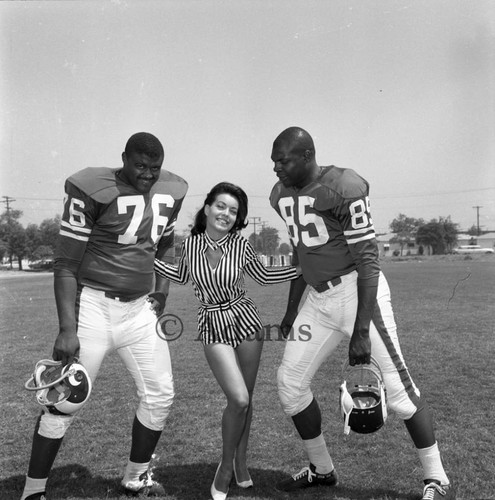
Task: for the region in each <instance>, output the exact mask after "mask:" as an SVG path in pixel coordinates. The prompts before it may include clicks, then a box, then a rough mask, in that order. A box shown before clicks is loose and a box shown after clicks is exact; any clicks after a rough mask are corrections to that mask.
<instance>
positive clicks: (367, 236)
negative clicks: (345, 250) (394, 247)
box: [346, 233, 375, 245]
mask: <svg viewBox="0 0 495 500" xmlns="http://www.w3.org/2000/svg"><path fill="white" fill-rule="evenodd" d="M374 238H375V233H370V234H365V235H364V236H361V237H351V238H346V240H347V243H348V244H349V245H354V244H355V243H359V242H360V241H366V240H373V239H374Z"/></svg>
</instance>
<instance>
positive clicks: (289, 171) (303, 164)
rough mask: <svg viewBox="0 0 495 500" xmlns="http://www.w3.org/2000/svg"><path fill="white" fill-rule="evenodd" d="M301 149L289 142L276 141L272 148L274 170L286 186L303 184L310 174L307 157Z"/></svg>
mask: <svg viewBox="0 0 495 500" xmlns="http://www.w3.org/2000/svg"><path fill="white" fill-rule="evenodd" d="M304 153H305V152H304V151H302V150H301V149H295V148H293V147H291V146H290V145H289V144H288V143H287V142H275V143H274V145H273V149H272V161H273V163H274V166H273V171H274V172H275V173H276V174H277V177H278V178H279V179H280V181H281V182H282V184H283V185H284V186H285V187H291V186H295V187H298V186H303V185H304V184H305V179H306V177H307V176H308V168H307V158H306V156H305V154H304Z"/></svg>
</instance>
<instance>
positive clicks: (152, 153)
mask: <svg viewBox="0 0 495 500" xmlns="http://www.w3.org/2000/svg"><path fill="white" fill-rule="evenodd" d="M132 153H139V154H145V155H148V156H149V157H150V158H152V159H153V160H155V159H157V158H160V157H161V156H164V150H163V146H162V143H161V142H160V141H159V140H158V138H156V137H155V136H154V135H153V134H149V133H148V132H138V133H137V134H134V135H131V137H129V140H128V141H127V144H126V145H125V154H126V155H130V154H132Z"/></svg>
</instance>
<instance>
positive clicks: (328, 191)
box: [314, 166, 369, 210]
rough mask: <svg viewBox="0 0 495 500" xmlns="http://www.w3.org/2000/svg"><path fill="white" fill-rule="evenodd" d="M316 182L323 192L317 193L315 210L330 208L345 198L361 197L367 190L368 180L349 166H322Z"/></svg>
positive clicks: (366, 193)
mask: <svg viewBox="0 0 495 500" xmlns="http://www.w3.org/2000/svg"><path fill="white" fill-rule="evenodd" d="M317 182H318V183H319V184H320V186H321V187H323V193H320V194H319V196H318V198H317V200H316V202H315V205H314V206H315V208H316V209H317V210H326V209H329V208H332V207H334V206H336V205H339V204H341V203H342V202H344V201H345V200H355V199H358V198H363V197H365V196H368V192H369V184H368V182H367V181H366V180H365V179H363V178H362V177H361V176H360V175H358V174H357V173H356V172H355V171H354V170H352V169H350V168H339V167H334V166H332V167H322V175H321V176H320V177H319V179H318V181H317ZM322 195H323V196H322Z"/></svg>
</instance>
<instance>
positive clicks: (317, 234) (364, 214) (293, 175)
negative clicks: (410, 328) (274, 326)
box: [270, 127, 454, 500]
mask: <svg viewBox="0 0 495 500" xmlns="http://www.w3.org/2000/svg"><path fill="white" fill-rule="evenodd" d="M271 158H272V161H273V163H274V168H273V170H274V172H275V174H276V175H277V177H278V179H279V181H278V182H277V183H276V184H275V186H274V187H273V189H272V193H271V196H270V202H271V205H272V207H273V208H274V209H275V210H276V211H277V213H278V214H279V215H280V216H281V217H282V219H284V221H285V224H286V226H287V230H288V232H289V236H290V239H291V242H292V246H293V249H294V253H293V265H297V264H299V265H300V266H301V268H302V276H301V277H299V278H298V279H296V280H293V281H292V282H291V285H290V292H289V299H288V303H287V309H286V313H285V316H284V318H283V320H282V322H281V328H282V331H283V332H285V334H286V335H290V341H289V342H286V344H285V351H284V355H283V359H282V362H281V365H280V367H279V369H278V378H277V380H278V391H279V397H280V401H281V403H282V407H283V409H284V411H285V413H286V414H287V415H288V416H290V417H291V418H292V421H293V423H294V425H295V427H296V430H297V431H298V433H299V435H300V437H301V439H302V444H303V447H304V450H305V452H306V455H307V457H308V461H309V464H308V466H307V467H304V468H303V469H302V470H301V471H300V472H298V473H296V474H294V475H293V476H290V477H288V478H287V479H285V480H283V481H281V482H280V483H279V484H278V485H277V488H278V489H280V490H282V491H293V490H298V489H301V488H307V487H313V486H318V485H321V486H334V485H335V484H337V473H336V471H335V468H334V464H333V461H332V458H331V456H330V454H329V451H328V448H327V445H326V443H325V439H324V437H323V434H322V429H321V413H320V409H319V406H318V402H317V401H316V399H315V397H314V395H313V393H312V391H311V381H312V379H313V376H314V375H315V373H316V371H317V370H318V369H319V367H320V366H321V364H322V363H323V362H324V361H325V360H326V359H327V358H328V357H329V356H330V355H331V354H332V353H333V352H334V351H335V349H336V348H337V346H338V345H339V344H340V342H341V341H342V340H343V339H344V338H345V339H347V340H348V341H349V351H348V356H349V364H350V365H351V366H356V365H361V364H364V365H368V364H369V363H370V361H371V356H373V359H375V360H376V361H377V363H378V365H379V368H380V370H381V372H382V374H383V381H384V384H385V387H386V391H387V396H388V399H387V401H388V405H389V407H390V409H391V410H393V411H395V413H396V414H397V415H398V416H399V417H400V418H401V419H402V420H403V421H404V422H405V425H406V429H407V431H408V432H409V435H410V436H411V438H412V441H413V444H414V446H415V448H416V450H417V454H418V457H419V461H420V463H421V466H422V469H423V481H424V485H423V499H424V500H439V499H442V500H451V499H453V498H454V490H453V488H452V487H451V484H450V481H449V479H448V477H447V475H446V473H445V470H444V468H443V465H442V460H441V457H440V451H439V449H438V445H437V441H436V438H435V434H434V430H433V423H432V417H431V414H430V411H429V409H428V406H427V404H426V402H425V400H424V399H423V398H422V397H421V396H420V392H419V390H418V388H417V387H416V385H415V383H414V381H413V379H412V377H411V375H410V373H409V370H408V368H407V365H406V362H405V361H404V357H403V355H402V353H401V349H400V344H399V338H398V335H397V329H396V325H395V321H394V314H393V311H392V306H391V301H390V290H389V287H388V284H387V280H386V279H385V276H384V275H383V273H382V272H381V269H380V263H379V255H378V246H377V243H376V238H375V230H374V227H373V221H372V219H371V213H370V201H369V185H368V182H367V181H366V180H365V179H363V178H362V177H361V176H360V175H358V174H357V173H356V172H355V171H354V170H351V169H346V168H339V167H336V166H326V167H322V166H319V165H318V164H317V162H316V153H315V146H314V143H313V139H312V137H311V136H310V134H309V133H308V132H307V131H305V130H303V129H302V128H299V127H290V128H288V129H286V130H284V131H283V132H282V133H281V134H280V135H279V136H278V137H277V138H276V139H275V141H274V143H273V148H272V155H271ZM307 286H308V294H307V297H306V299H305V301H304V303H303V305H302V306H301V308H300V309H299V310H298V307H299V304H300V302H301V299H302V297H303V293H304V291H305V289H306V287H307ZM307 325H309V329H310V333H311V339H310V341H309V342H308V341H306V340H307V339H306V338H304V339H303V340H301V339H300V338H299V336H298V335H297V332H298V331H299V329H300V328H301V327H303V326H305V327H307ZM292 333H295V334H292ZM377 428H378V427H377ZM389 486H390V484H389Z"/></svg>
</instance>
